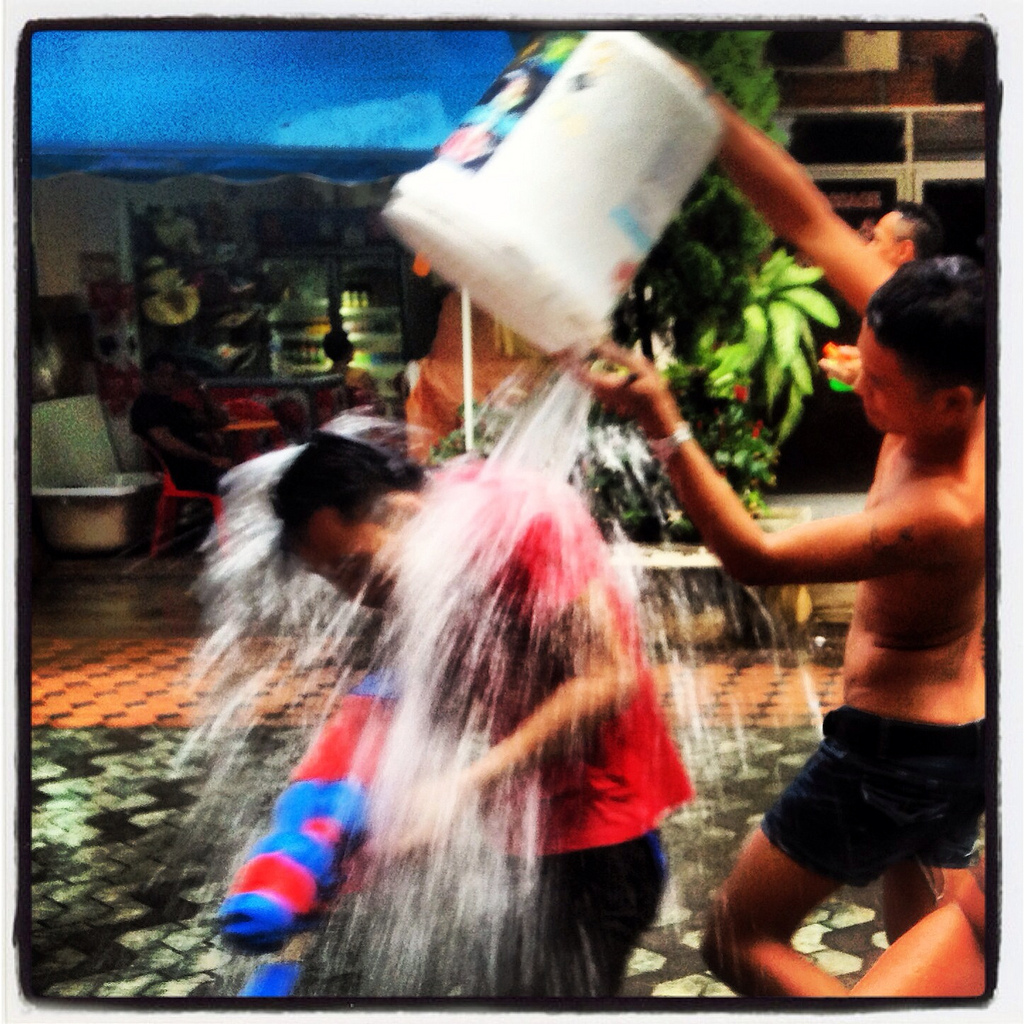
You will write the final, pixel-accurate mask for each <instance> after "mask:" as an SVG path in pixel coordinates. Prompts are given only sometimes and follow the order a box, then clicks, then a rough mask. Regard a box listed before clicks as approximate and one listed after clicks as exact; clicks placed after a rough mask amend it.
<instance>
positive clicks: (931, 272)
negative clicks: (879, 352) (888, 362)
mask: <svg viewBox="0 0 1024 1024" xmlns="http://www.w3.org/2000/svg"><path fill="white" fill-rule="evenodd" d="M865 319H866V321H867V325H868V327H870V328H871V330H872V331H874V334H875V338H876V339H877V340H878V343H879V344H880V345H884V346H885V347H886V348H888V349H891V350H892V351H894V352H895V353H896V354H897V355H898V356H899V357H900V360H901V362H902V364H903V365H904V367H905V368H906V370H907V371H908V373H910V374H912V375H913V376H915V377H917V378H919V379H920V380H921V381H922V382H923V383H925V384H926V385H928V386H929V387H932V388H942V387H957V386H959V385H967V386H968V387H970V388H971V389H972V390H973V391H974V394H975V397H976V398H980V397H981V395H983V394H984V391H985V279H984V275H983V273H982V271H981V269H980V267H978V265H977V264H976V263H974V262H973V261H972V260H970V259H968V258H967V257H966V256H940V257H936V258H934V259H930V260H913V261H911V262H910V263H905V264H903V266H902V267H900V268H899V269H898V270H897V271H896V273H895V274H893V275H892V277H890V278H889V280H888V281H886V282H885V284H883V285H882V286H881V287H880V288H879V289H878V291H876V292H875V294H874V295H872V296H871V300H870V301H869V302H868V308H867V314H866V316H865Z"/></svg>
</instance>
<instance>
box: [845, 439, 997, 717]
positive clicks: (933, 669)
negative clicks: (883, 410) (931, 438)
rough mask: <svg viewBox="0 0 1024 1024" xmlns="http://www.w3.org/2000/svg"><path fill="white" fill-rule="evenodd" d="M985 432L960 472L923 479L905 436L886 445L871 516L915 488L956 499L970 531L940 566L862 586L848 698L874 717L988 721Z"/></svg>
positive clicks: (849, 650) (848, 666) (849, 653)
mask: <svg viewBox="0 0 1024 1024" xmlns="http://www.w3.org/2000/svg"><path fill="white" fill-rule="evenodd" d="M984 470H985V464H984V434H983V432H982V431H979V436H978V437H976V438H975V439H973V440H972V442H971V443H970V444H969V446H968V448H967V450H966V452H965V454H964V457H963V458H962V459H961V460H960V462H959V463H958V464H957V465H954V466H949V467H946V468H945V469H944V470H943V471H942V472H940V473H934V474H931V475H923V474H922V473H921V471H920V469H919V468H917V467H915V466H914V464H913V463H912V461H910V460H908V458H907V456H906V454H905V452H904V446H903V445H902V444H901V440H900V439H899V438H895V437H892V436H889V437H887V438H886V440H885V442H884V443H883V446H882V451H881V453H880V455H879V462H878V469H877V472H876V476H875V481H874V483H873V484H872V487H871V492H870V493H869V495H868V501H867V506H866V507H867V508H868V509H870V508H873V507H877V506H879V505H880V504H882V503H888V502H894V501H899V500H900V497H901V494H903V493H904V492H906V491H908V489H909V488H911V487H914V488H916V491H917V499H918V500H920V493H921V487H922V486H924V487H925V488H928V487H933V488H935V493H936V497H937V498H938V496H939V494H940V491H941V494H942V497H943V498H944V499H947V500H948V499H949V497H950V496H952V499H953V501H954V502H955V503H956V505H957V507H958V508H959V509H960V511H961V512H962V514H963V520H964V524H965V525H964V527H963V528H962V529H961V530H959V531H958V532H957V535H956V536H954V537H951V538H950V546H951V556H950V558H949V560H948V562H945V561H944V564H941V565H939V566H936V567H931V568H922V569H915V570H909V571H904V572H898V573H892V574H889V575H885V576H879V577H877V578H874V579H869V580H865V581H863V582H861V583H859V584H858V587H857V596H856V601H855V605H854V614H853V620H852V622H851V625H850V632H849V635H848V638H847V644H846V655H845V661H844V699H845V701H846V703H848V704H851V705H853V706H855V707H859V708H862V709H863V710H865V711H872V712H874V713H876V714H880V715H885V716H887V717H891V718H900V719H907V720H911V721H925V722H937V723H944V724H958V723H962V722H968V721H974V720H976V719H979V718H983V717H984V714H985V684H984V669H983V645H982V626H983V623H984V607H985V485H984Z"/></svg>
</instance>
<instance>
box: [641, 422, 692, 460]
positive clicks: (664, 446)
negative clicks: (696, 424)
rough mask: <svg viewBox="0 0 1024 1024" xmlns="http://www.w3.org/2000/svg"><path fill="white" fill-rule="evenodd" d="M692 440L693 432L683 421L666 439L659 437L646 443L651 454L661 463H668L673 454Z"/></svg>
mask: <svg viewBox="0 0 1024 1024" xmlns="http://www.w3.org/2000/svg"><path fill="white" fill-rule="evenodd" d="M692 440H693V431H692V430H691V429H690V424H689V423H687V422H686V420H683V422H682V423H680V424H679V426H678V427H676V429H675V430H673V431H672V433H671V434H669V435H668V437H659V438H655V439H653V440H649V441H648V442H647V444H648V446H649V447H650V449H651V453H652V454H653V455H654V457H655V458H656V459H657V460H658V461H659V462H661V463H665V462H668V460H669V457H670V456H671V455H672V453H673V452H675V451H677V450H678V449H679V448H680V447H681V446H682V445H684V444H686V442H687V441H692Z"/></svg>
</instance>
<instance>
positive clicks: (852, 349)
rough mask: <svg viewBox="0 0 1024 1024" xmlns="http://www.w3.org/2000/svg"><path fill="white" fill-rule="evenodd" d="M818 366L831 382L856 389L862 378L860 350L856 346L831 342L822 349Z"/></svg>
mask: <svg viewBox="0 0 1024 1024" xmlns="http://www.w3.org/2000/svg"><path fill="white" fill-rule="evenodd" d="M818 366H820V367H821V369H822V371H823V372H824V373H825V375H826V376H827V377H828V378H829V379H830V380H837V381H839V382H840V383H841V384H846V385H848V386H849V387H851V388H852V387H856V385H857V379H858V378H859V377H860V350H859V349H858V348H857V346H856V345H837V344H835V342H831V341H830V342H829V343H828V344H827V345H825V347H824V348H823V349H822V358H821V359H819V360H818Z"/></svg>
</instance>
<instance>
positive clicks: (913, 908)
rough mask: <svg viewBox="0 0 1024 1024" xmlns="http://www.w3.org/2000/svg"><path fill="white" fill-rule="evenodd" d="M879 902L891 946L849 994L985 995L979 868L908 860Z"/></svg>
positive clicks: (893, 873)
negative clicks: (937, 866)
mask: <svg viewBox="0 0 1024 1024" xmlns="http://www.w3.org/2000/svg"><path fill="white" fill-rule="evenodd" d="M883 899H884V904H885V921H886V933H887V935H888V936H889V941H890V942H891V943H892V945H890V946H889V948H888V949H887V950H886V951H885V952H884V953H883V954H882V955H881V956H880V957H879V958H878V961H877V962H876V963H875V965H874V966H873V967H872V968H871V970H870V971H868V972H867V974H865V975H864V977H863V978H861V980H860V981H859V982H857V984H856V985H855V986H854V988H853V991H852V993H851V994H852V995H857V996H978V995H981V994H983V992H984V990H985V946H984V943H985V895H984V867H983V866H979V867H978V869H976V873H975V871H972V870H971V869H967V868H965V869H960V870H954V869H951V868H945V869H939V868H927V867H925V868H923V867H921V866H920V865H918V864H917V863H916V862H914V861H906V862H905V863H903V864H897V865H895V866H894V867H892V868H890V869H889V871H887V872H886V874H885V889H884V897H883Z"/></svg>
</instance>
